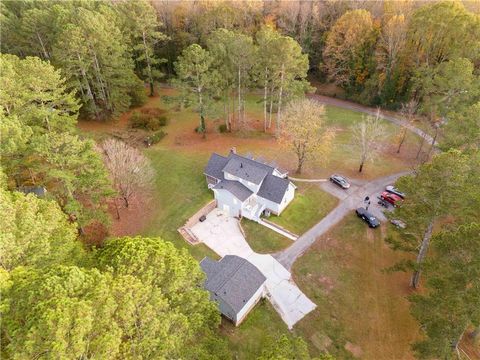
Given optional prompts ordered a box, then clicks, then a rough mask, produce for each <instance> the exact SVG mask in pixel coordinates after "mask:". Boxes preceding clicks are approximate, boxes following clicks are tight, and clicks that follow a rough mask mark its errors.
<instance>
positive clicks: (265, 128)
mask: <svg viewBox="0 0 480 360" xmlns="http://www.w3.org/2000/svg"><path fill="white" fill-rule="evenodd" d="M267 71H268V69H267V67H265V83H264V87H263V131H264V132H267V88H268V73H267Z"/></svg>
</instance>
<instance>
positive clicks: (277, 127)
mask: <svg viewBox="0 0 480 360" xmlns="http://www.w3.org/2000/svg"><path fill="white" fill-rule="evenodd" d="M284 76H285V63H283V64H282V72H281V75H280V89H279V91H278V109H277V125H276V129H275V134H276V136H277V137H278V134H279V132H280V121H281V116H282V96H283V79H284Z"/></svg>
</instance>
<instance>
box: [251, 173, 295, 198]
mask: <svg viewBox="0 0 480 360" xmlns="http://www.w3.org/2000/svg"><path fill="white" fill-rule="evenodd" d="M288 184H290V180H288V179H284V178H280V177H278V176H275V175H271V174H269V175H268V176H267V177H266V178H265V179H264V180H263V183H262V186H260V190H258V193H257V195H258V196H261V197H262V198H264V199H267V200H270V201H273V202H274V203H277V204H280V203H281V202H282V199H283V197H284V195H285V192H286V191H287V189H288Z"/></svg>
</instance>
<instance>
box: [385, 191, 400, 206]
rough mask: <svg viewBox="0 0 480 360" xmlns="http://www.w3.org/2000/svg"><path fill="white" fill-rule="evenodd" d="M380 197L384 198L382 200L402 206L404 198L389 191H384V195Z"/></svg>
mask: <svg viewBox="0 0 480 360" xmlns="http://www.w3.org/2000/svg"><path fill="white" fill-rule="evenodd" d="M380 197H381V198H382V200H385V201H386V202H389V203H390V204H392V205H393V206H400V205H401V202H402V201H403V199H402V198H401V197H400V196H398V195H395V194H392V193H390V192H388V191H384V192H382V195H380Z"/></svg>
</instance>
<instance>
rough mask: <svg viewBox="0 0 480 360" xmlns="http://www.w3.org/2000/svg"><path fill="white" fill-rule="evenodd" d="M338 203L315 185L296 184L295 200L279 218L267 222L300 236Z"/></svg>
mask: <svg viewBox="0 0 480 360" xmlns="http://www.w3.org/2000/svg"><path fill="white" fill-rule="evenodd" d="M337 203H338V200H337V198H335V197H334V196H332V195H330V194H328V193H327V192H325V191H323V190H321V189H320V187H319V186H318V185H315V184H304V183H298V187H297V190H296V191H295V198H294V199H293V201H292V202H291V203H290V204H289V205H288V207H287V208H286V209H285V210H284V211H283V212H282V214H281V215H280V216H271V217H270V218H269V219H268V220H270V221H272V222H274V223H276V224H278V225H280V226H282V227H283V228H285V229H287V230H290V231H291V232H293V233H295V234H297V235H302V234H303V233H304V232H305V231H307V230H308V229H310V228H311V227H312V226H313V225H315V224H316V223H317V222H319V221H320V220H321V219H322V218H323V217H325V215H327V214H328V213H329V212H330V211H331V210H332V209H333V208H334V207H335V206H336V205H337Z"/></svg>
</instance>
